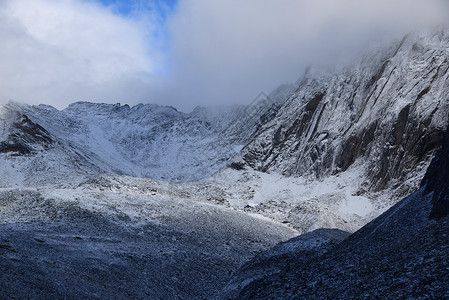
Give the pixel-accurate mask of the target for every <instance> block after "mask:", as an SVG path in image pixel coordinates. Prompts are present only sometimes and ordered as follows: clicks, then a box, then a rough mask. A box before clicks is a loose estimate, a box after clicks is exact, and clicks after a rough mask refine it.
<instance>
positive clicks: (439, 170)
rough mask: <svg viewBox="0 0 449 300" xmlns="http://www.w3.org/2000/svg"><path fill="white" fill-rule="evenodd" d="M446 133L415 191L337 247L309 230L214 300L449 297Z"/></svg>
mask: <svg viewBox="0 0 449 300" xmlns="http://www.w3.org/2000/svg"><path fill="white" fill-rule="evenodd" d="M448 164H449V132H448V133H447V134H446V137H445V140H444V145H443V147H442V149H441V151H439V153H438V155H437V157H436V158H435V159H434V160H433V162H432V165H431V167H430V168H429V170H428V171H427V173H426V175H425V178H424V180H423V182H422V185H421V188H420V189H419V190H418V191H416V192H415V193H413V194H411V195H410V196H408V197H406V198H405V199H403V200H402V201H400V202H399V203H398V204H396V205H395V206H393V207H392V208H390V209H389V210H388V211H387V212H385V213H384V214H382V215H381V216H380V217H379V218H377V219H375V220H374V221H372V222H371V223H369V224H368V225H366V226H365V227H363V228H362V229H360V230H359V231H358V232H356V233H354V234H353V235H351V236H350V237H349V238H346V239H345V240H343V241H341V236H342V233H340V232H338V231H329V230H328V231H324V232H323V231H322V230H318V231H314V232H312V233H308V234H305V235H303V236H301V237H299V238H298V237H297V238H294V239H292V240H290V241H287V242H285V243H282V244H280V245H278V246H276V247H274V248H273V249H271V250H269V251H267V252H264V253H262V254H259V255H258V256H256V258H255V259H253V260H251V261H250V262H248V263H246V264H245V265H244V266H243V268H242V269H241V270H240V272H239V273H238V274H237V276H236V277H235V278H234V279H233V280H231V281H230V282H229V283H228V285H227V286H226V287H225V288H224V289H223V291H222V292H221V294H220V295H219V296H218V298H220V299H268V298H269V299H292V298H295V299H297V298H299V299H316V298H333V299H336V298H339V299H349V298H364V299H372V298H395V299H396V298H413V299H421V298H422V299H446V298H447V297H449V289H448V286H447V282H448V280H449V271H448V270H449V260H448V258H449V235H448V230H449V225H448V224H449V209H448V208H449V201H448V192H447V191H448V188H449V180H448V179H449V178H448V166H449V165H448Z"/></svg>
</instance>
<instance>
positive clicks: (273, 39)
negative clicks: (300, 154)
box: [0, 0, 449, 110]
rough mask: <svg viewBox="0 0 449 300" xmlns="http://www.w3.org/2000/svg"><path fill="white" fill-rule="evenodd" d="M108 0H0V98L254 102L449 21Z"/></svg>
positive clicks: (363, 8)
mask: <svg viewBox="0 0 449 300" xmlns="http://www.w3.org/2000/svg"><path fill="white" fill-rule="evenodd" d="M100 2H104V1H99V0H58V1H56V0H0V40H1V41H2V46H1V47H0V101H7V100H9V99H14V100H16V101H21V102H27V103H32V104H37V103H47V104H51V105H55V106H57V107H58V108H63V107H65V106H66V105H67V104H69V103H71V102H74V101H79V100H83V101H95V102H122V103H129V104H136V103H139V102H147V103H148V102H152V103H159V104H165V105H173V106H176V107H178V108H180V109H182V110H190V109H192V108H193V107H194V106H196V105H215V104H230V103H248V102H249V101H251V100H252V98H253V97H255V96H256V95H258V94H259V92H260V91H265V92H267V93H268V92H269V91H270V90H272V89H274V88H275V87H276V86H277V85H279V84H281V83H285V82H293V81H295V80H296V79H298V78H299V77H300V76H301V74H302V73H303V71H304V69H305V68H306V66H308V65H310V64H331V63H334V62H336V61H340V60H341V59H347V58H348V57H349V58H350V57H351V55H352V53H353V52H356V50H358V49H359V48H360V47H362V46H364V45H366V44H368V43H371V42H373V40H374V39H376V38H379V37H384V36H385V35H393V36H394V35H397V36H400V35H401V34H404V33H405V32H407V31H411V30H414V29H417V28H418V29H419V28H423V27H425V26H429V25H432V24H436V23H440V22H442V20H449V18H448V14H447V12H448V10H447V6H446V5H447V4H446V1H439V0H428V1H422V0H395V1H391V0H282V1H276V0H245V1H241V0H214V1H210V0H179V1H178V3H177V4H176V5H173V3H172V2H173V1H171V3H170V5H167V6H166V7H164V2H163V1H161V0H157V1H156V0H136V1H134V2H132V1H131V2H132V3H134V5H131V6H130V7H131V8H129V7H128V8H127V7H124V6H123V5H124V3H125V2H124V1H121V0H120V1H115V2H114V1H107V2H108V3H115V4H113V5H109V6H104V5H102V4H100ZM131 2H129V3H131ZM155 6H158V8H157V9H155ZM161 9H162V10H161ZM123 11H126V13H125V14H124V13H123Z"/></svg>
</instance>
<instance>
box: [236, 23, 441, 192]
mask: <svg viewBox="0 0 449 300" xmlns="http://www.w3.org/2000/svg"><path fill="white" fill-rule="evenodd" d="M448 39H449V34H448V33H447V32H444V31H443V32H438V33H435V34H434V35H432V36H428V35H422V36H420V35H415V36H406V37H404V39H403V40H402V41H400V42H398V43H397V44H395V45H393V46H392V47H386V48H384V49H382V50H380V51H379V50H377V51H374V52H372V53H369V54H368V55H366V56H365V57H364V59H362V60H361V62H359V63H357V64H356V65H355V66H352V67H349V68H347V69H345V70H344V71H343V72H340V73H337V74H326V75H317V74H308V75H307V76H306V78H305V79H304V80H303V81H302V82H301V83H300V84H299V86H298V88H297V90H296V91H295V92H294V93H293V94H292V95H291V96H290V97H289V99H288V100H287V101H286V102H285V103H284V105H283V106H282V107H281V108H280V109H279V111H278V112H277V115H276V117H275V118H274V120H273V121H272V122H270V123H268V124H266V125H265V126H264V127H263V128H262V129H261V130H259V132H258V134H257V136H256V138H255V139H254V140H252V141H251V142H250V143H249V144H248V145H247V146H246V147H245V148H244V149H243V150H242V155H241V157H242V159H243V161H244V162H245V163H246V164H247V165H249V166H250V167H252V168H255V169H257V170H261V171H264V172H276V173H281V174H283V175H286V176H311V177H312V178H314V177H315V178H322V177H326V176H329V175H332V174H338V173H341V172H344V171H346V170H348V169H350V168H351V167H353V166H355V165H362V167H363V168H364V170H365V171H364V173H365V175H364V177H363V178H361V180H360V192H361V193H363V192H365V191H370V192H377V191H382V190H385V189H387V188H393V189H394V190H395V191H397V192H398V194H399V195H401V196H404V195H406V194H407V193H410V192H411V191H413V190H414V189H415V188H416V187H417V186H418V185H419V180H420V179H421V178H422V175H423V174H424V172H425V170H426V168H427V166H428V164H429V163H430V160H431V159H432V157H433V156H434V155H435V151H436V149H437V148H438V147H439V146H440V145H441V143H442V139H443V136H444V132H445V130H446V125H447V115H448V112H449V101H448V98H447V95H448V93H449V83H448V82H447V79H448V76H449V72H448V69H449V62H448V58H449V48H448V42H447V41H448Z"/></svg>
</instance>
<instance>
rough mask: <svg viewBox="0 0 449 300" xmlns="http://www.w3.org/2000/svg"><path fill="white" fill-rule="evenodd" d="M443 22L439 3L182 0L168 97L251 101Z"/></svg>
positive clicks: (173, 29) (174, 35)
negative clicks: (389, 37)
mask: <svg viewBox="0 0 449 300" xmlns="http://www.w3.org/2000/svg"><path fill="white" fill-rule="evenodd" d="M442 16H443V13H442V10H441V9H440V2H439V1H421V0H394V1H391V0H282V1H275V0H245V1H241V0H226V1H210V0H181V1H180V3H179V6H178V10H177V13H176V14H175V15H173V17H172V19H171V22H170V25H171V27H170V29H171V33H172V39H173V46H174V47H173V49H174V56H173V61H174V70H173V71H174V75H175V76H176V83H175V86H176V88H173V89H172V90H173V91H175V92H174V95H177V97H178V98H183V99H191V100H187V103H185V104H186V105H189V104H191V102H195V103H200V104H207V103H225V102H228V103H232V102H241V101H250V100H251V99H252V97H254V96H256V95H257V94H258V93H259V92H260V91H261V90H263V91H266V92H269V91H270V90H271V89H273V88H275V87H276V86H277V85H279V84H281V83H283V82H286V81H294V80H296V79H297V78H298V77H299V76H300V75H301V74H302V72H303V70H304V68H305V66H307V65H309V64H320V63H321V64H323V63H332V62H334V61H335V60H337V58H338V57H341V58H344V56H345V55H348V52H349V51H354V50H356V49H357V48H358V47H360V46H361V45H364V44H366V42H369V41H370V40H371V39H372V38H373V37H374V36H376V35H375V34H376V33H377V34H378V35H379V34H380V33H383V34H385V33H389V34H402V33H404V32H406V31H408V30H413V29H414V28H421V27H423V26H425V25H428V23H429V21H436V20H438V21H439V20H441V17H442ZM444 16H447V14H446V13H445V14H444ZM174 95H173V96H172V97H173V98H176V96H174ZM189 101H190V102H189Z"/></svg>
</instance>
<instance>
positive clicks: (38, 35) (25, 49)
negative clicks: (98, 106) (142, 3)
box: [0, 0, 160, 107]
mask: <svg viewBox="0 0 449 300" xmlns="http://www.w3.org/2000/svg"><path fill="white" fill-rule="evenodd" d="M151 26H153V24H151V23H150V22H148V20H144V19H129V18H125V17H120V16H117V15H115V14H114V13H113V12H112V11H111V10H109V9H107V8H105V7H102V6H100V5H97V4H95V3H89V2H83V1H77V0H59V1H53V0H29V1H28V0H7V1H3V2H0V39H1V40H2V47H0V66H1V68H0V79H1V80H0V99H2V100H3V101H5V100H7V99H14V100H17V101H24V102H28V103H40V102H43V103H50V104H53V105H55V106H57V107H64V106H66V105H67V104H69V103H71V102H73V101H76V100H94V101H111V102H114V101H119V100H123V99H127V101H134V102H141V101H145V100H146V97H148V95H149V91H150V90H151V85H152V83H153V82H154V74H155V73H157V69H158V68H160V66H159V65H158V55H160V54H158V53H157V51H156V49H157V47H156V46H155V45H153V44H154V43H153V40H152V36H151V33H152V32H153V31H154V30H155V28H152V27H151ZM153 46H154V47H153Z"/></svg>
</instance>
